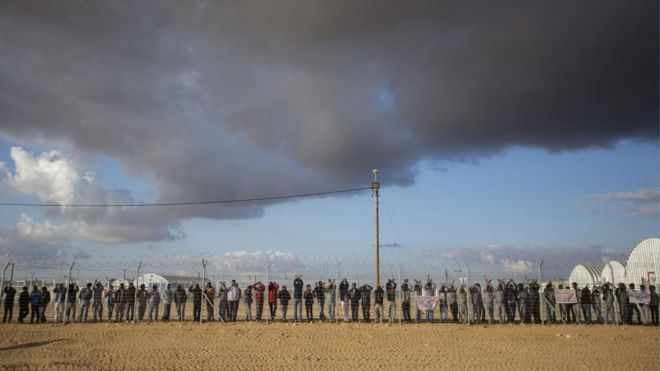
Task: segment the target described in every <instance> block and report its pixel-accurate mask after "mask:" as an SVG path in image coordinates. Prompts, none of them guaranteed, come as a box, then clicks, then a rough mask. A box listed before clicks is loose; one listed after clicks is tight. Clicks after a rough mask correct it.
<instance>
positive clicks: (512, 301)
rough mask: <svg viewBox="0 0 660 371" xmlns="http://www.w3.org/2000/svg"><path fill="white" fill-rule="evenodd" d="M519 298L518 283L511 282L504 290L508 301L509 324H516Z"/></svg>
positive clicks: (505, 298)
mask: <svg viewBox="0 0 660 371" xmlns="http://www.w3.org/2000/svg"><path fill="white" fill-rule="evenodd" d="M517 297H518V292H517V290H516V283H515V282H513V280H510V281H509V282H508V283H507V284H506V288H505V290H504V300H505V301H506V306H507V311H506V318H507V320H508V322H509V323H514V322H515V320H516V300H517Z"/></svg>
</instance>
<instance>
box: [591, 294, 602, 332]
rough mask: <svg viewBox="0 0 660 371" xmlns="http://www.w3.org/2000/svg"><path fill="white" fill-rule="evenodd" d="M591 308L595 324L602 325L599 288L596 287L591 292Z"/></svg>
mask: <svg viewBox="0 0 660 371" xmlns="http://www.w3.org/2000/svg"><path fill="white" fill-rule="evenodd" d="M591 306H592V308H593V310H594V313H595V314H596V322H597V323H602V322H603V316H602V315H601V301H600V287H598V286H594V287H593V289H592V290H591Z"/></svg>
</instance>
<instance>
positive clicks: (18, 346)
mask: <svg viewBox="0 0 660 371" xmlns="http://www.w3.org/2000/svg"><path fill="white" fill-rule="evenodd" d="M60 341H64V339H55V340H48V341H36V342H33V343H25V344H16V345H10V346H8V347H2V348H0V352H2V351H5V350H16V349H27V348H35V347H40V346H44V345H48V344H50V343H57V342H60Z"/></svg>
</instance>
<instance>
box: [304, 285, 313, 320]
mask: <svg viewBox="0 0 660 371" xmlns="http://www.w3.org/2000/svg"><path fill="white" fill-rule="evenodd" d="M313 308H314V292H313V291H312V285H307V287H306V290H305V313H306V314H307V321H309V322H312V321H313V320H314V313H313Z"/></svg>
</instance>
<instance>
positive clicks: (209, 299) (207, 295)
mask: <svg viewBox="0 0 660 371" xmlns="http://www.w3.org/2000/svg"><path fill="white" fill-rule="evenodd" d="M202 301H203V302H204V303H206V320H207V321H208V322H212V321H213V320H214V318H213V317H214V316H213V315H214V314H215V307H214V306H213V303H214V301H215V287H213V284H212V283H211V282H207V283H206V287H204V297H203V299H202Z"/></svg>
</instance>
